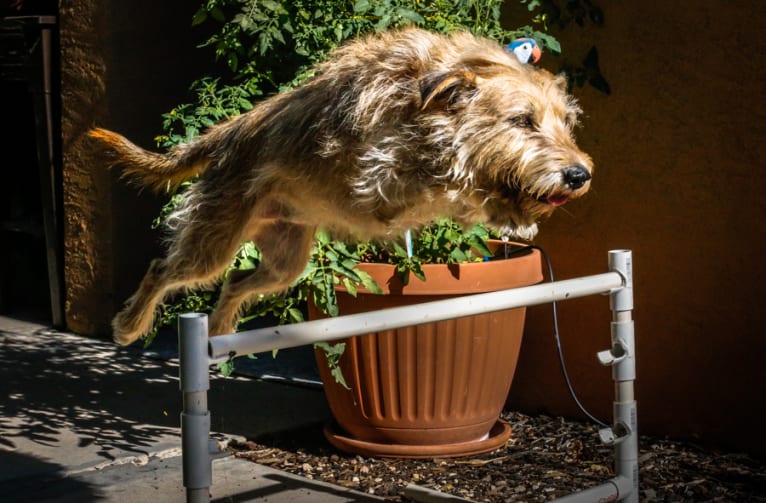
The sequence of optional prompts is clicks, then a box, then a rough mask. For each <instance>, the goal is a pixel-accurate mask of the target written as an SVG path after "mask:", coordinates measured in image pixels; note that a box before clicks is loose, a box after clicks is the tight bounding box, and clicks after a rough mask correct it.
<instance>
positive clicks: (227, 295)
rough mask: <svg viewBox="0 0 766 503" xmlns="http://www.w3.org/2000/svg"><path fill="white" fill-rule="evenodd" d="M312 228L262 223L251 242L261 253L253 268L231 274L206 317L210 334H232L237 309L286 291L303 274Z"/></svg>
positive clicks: (310, 243) (239, 309)
mask: <svg viewBox="0 0 766 503" xmlns="http://www.w3.org/2000/svg"><path fill="white" fill-rule="evenodd" d="M314 232H315V228H314V227H313V226H307V225H301V224H294V223H289V222H284V221H276V222H269V223H264V224H262V225H260V226H259V228H258V229H257V230H256V233H255V236H254V237H253V240H254V241H255V244H256V245H257V246H258V249H259V250H260V251H261V263H260V264H259V265H258V267H257V268H256V269H251V270H244V271H232V273H230V274H229V277H228V279H227V280H226V282H225V283H224V285H223V289H222V291H221V296H220V299H219V301H218V305H217V306H216V308H215V310H214V311H213V313H212V315H211V317H210V335H221V334H228V333H232V332H234V330H235V329H236V325H237V319H238V317H239V316H240V315H241V314H242V312H241V309H242V307H243V306H244V305H246V303H247V302H248V301H249V300H250V299H253V298H254V297H256V296H257V295H262V294H270V293H275V292H280V291H284V290H286V289H287V288H288V287H290V285H292V283H293V282H294V281H295V279H296V278H297V277H298V276H299V275H300V274H301V273H302V272H303V270H304V269H305V267H306V263H307V262H308V259H309V255H310V253H311V245H312V243H313V238H314Z"/></svg>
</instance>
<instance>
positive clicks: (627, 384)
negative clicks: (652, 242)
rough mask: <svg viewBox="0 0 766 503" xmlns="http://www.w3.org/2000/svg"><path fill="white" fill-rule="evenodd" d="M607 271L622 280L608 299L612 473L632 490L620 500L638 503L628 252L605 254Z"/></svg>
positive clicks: (631, 282)
mask: <svg viewBox="0 0 766 503" xmlns="http://www.w3.org/2000/svg"><path fill="white" fill-rule="evenodd" d="M609 269H610V270H612V271H615V272H617V273H619V274H620V275H621V276H622V277H623V278H624V281H625V283H624V285H623V287H622V288H620V289H618V290H615V291H613V292H612V293H610V296H609V306H610V308H611V310H612V325H611V332H612V348H619V351H621V355H620V356H621V357H620V358H618V359H617V360H616V361H615V362H614V364H613V366H612V378H613V379H614V382H615V400H614V421H615V424H614V426H613V428H614V429H615V430H617V433H618V436H617V438H615V441H614V456H615V467H614V468H615V473H616V475H617V477H621V478H625V479H627V480H629V481H631V485H632V490H631V491H630V492H629V494H627V495H626V496H625V497H624V498H620V501H624V502H626V503H638V413H637V410H636V400H635V395H634V390H633V384H634V381H635V379H636V355H635V334H634V327H633V319H632V312H633V256H632V254H631V252H630V250H613V251H611V252H609Z"/></svg>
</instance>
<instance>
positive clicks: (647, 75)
mask: <svg viewBox="0 0 766 503" xmlns="http://www.w3.org/2000/svg"><path fill="white" fill-rule="evenodd" d="M599 4H600V5H602V7H603V9H604V17H605V20H606V21H605V24H604V26H602V27H593V26H591V25H589V26H588V27H586V28H585V29H580V28H578V27H577V26H571V27H569V28H568V29H567V30H565V31H564V32H562V33H561V34H560V35H559V38H560V40H561V42H562V44H563V52H564V54H565V55H567V56H568V57H570V59H571V60H573V61H575V62H576V61H579V58H582V57H583V56H584V55H585V53H586V51H587V49H588V48H589V47H590V46H591V45H596V46H597V47H598V50H599V54H600V64H601V69H602V73H603V74H604V76H605V77H606V78H607V80H608V82H609V84H610V86H611V89H612V94H611V95H610V96H605V95H603V94H601V93H599V92H598V91H596V90H595V89H593V88H592V87H585V88H583V89H575V90H574V94H575V95H577V96H578V98H579V99H580V102H581V105H582V107H583V109H584V110H585V117H584V120H583V125H584V128H583V129H582V130H581V132H580V133H579V138H580V144H581V146H582V147H583V148H584V149H585V150H586V151H588V152H589V153H590V154H591V155H592V156H593V158H594V160H595V163H596V172H595V177H594V180H593V189H592V191H591V193H590V194H589V195H588V196H587V197H586V199H584V200H582V201H578V202H573V203H571V205H570V206H567V207H566V208H565V209H564V211H560V212H558V214H556V215H554V216H553V217H552V218H551V219H550V220H549V221H548V222H546V223H544V224H543V225H542V226H541V232H540V234H539V237H538V239H537V243H538V244H540V245H542V246H543V247H544V248H545V249H546V250H547V251H548V253H549V254H550V255H551V259H552V261H553V266H554V268H555V273H556V276H557V278H558V279H560V278H567V277H574V276H578V275H583V274H592V273H595V272H601V271H603V270H605V269H606V264H607V251H608V250H610V249H614V248H630V249H632V250H633V253H634V264H635V295H636V310H635V313H634V315H635V320H636V339H637V358H638V381H637V394H638V404H639V405H638V411H639V425H640V428H641V431H642V432H645V433H654V434H658V435H669V436H681V437H686V438H697V437H698V438H700V439H701V440H704V441H710V442H715V443H721V444H722V445H730V446H737V447H742V448H747V449H753V450H757V451H759V452H765V451H766V435H764V433H763V430H762V424H763V420H762V417H761V415H759V414H757V413H753V408H761V405H762V404H763V401H764V399H766V392H765V391H764V390H766V386H764V384H763V380H764V378H766V372H765V371H764V368H765V367H764V364H763V361H762V355H763V354H764V353H766V338H764V334H763V328H762V327H760V321H761V318H762V313H763V301H764V299H765V298H766V296H765V295H764V293H765V288H764V281H766V277H765V274H764V273H765V272H766V265H765V264H764V260H763V256H764V253H763V252H764V249H763V248H762V246H763V245H764V244H765V243H766V239H764V237H766V236H765V233H766V232H765V231H766V225H764V217H765V216H766V211H765V210H766V202H764V201H766V199H764V194H766V173H764V165H765V164H766V163H764V160H763V159H764V157H765V156H766V146H765V143H764V133H766V115H765V112H764V97H765V92H764V90H765V89H766V84H765V83H766V67H765V66H764V63H765V61H764V54H766V36H764V33H765V31H764V29H765V28H766V26H765V25H766V3H763V2H759V1H756V0H754V1H749V2H748V1H736V2H728V1H714V0H705V1H700V2H599ZM544 58H545V56H544ZM543 61H544V62H545V61H546V60H545V59H544V60H543ZM548 63H549V65H550V66H551V68H556V65H557V64H558V61H557V60H555V58H553V60H548ZM543 66H545V65H543ZM559 307H560V310H559V315H560V323H561V331H562V339H563V347H564V350H565V353H566V359H567V363H568V366H569V370H570V373H571V377H572V380H573V382H574V385H575V386H576V388H577V391H578V392H579V395H580V397H581V399H582V401H583V402H584V403H585V404H587V406H588V407H589V408H592V409H593V411H594V412H596V413H597V414H598V415H599V416H600V417H602V418H609V417H610V415H611V399H612V396H613V392H612V381H611V372H610V370H609V369H607V368H603V367H601V366H600V365H599V364H598V363H597V361H596V358H595V353H596V352H597V351H599V350H603V349H607V348H608V347H609V344H610V342H609V341H610V338H609V325H608V321H609V316H610V315H609V311H608V302H607V299H605V298H590V299H587V300H577V301H570V302H568V303H562V304H561V305H560V306H559ZM552 334H553V330H552V321H551V312H550V308H548V307H537V308H533V309H531V310H530V314H529V320H528V330H527V334H526V336H525V341H524V345H523V349H522V355H521V359H520V363H519V368H518V370H517V374H516V380H515V383H514V385H513V389H512V391H511V395H510V399H509V404H510V405H511V406H512V407H517V408H521V409H524V410H532V411H534V410H547V411H549V412H551V413H554V414H566V415H576V414H577V412H576V408H575V406H574V405H573V402H572V400H571V399H569V398H568V394H567V392H566V388H565V387H564V384H563V380H562V378H561V372H560V370H559V365H558V360H557V356H556V352H555V345H554V338H553V335H552ZM759 404H760V405H759Z"/></svg>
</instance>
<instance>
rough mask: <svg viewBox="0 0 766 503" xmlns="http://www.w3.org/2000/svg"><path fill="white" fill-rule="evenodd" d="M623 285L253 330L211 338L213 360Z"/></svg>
mask: <svg viewBox="0 0 766 503" xmlns="http://www.w3.org/2000/svg"><path fill="white" fill-rule="evenodd" d="M623 281H624V280H623V276H622V275H621V274H619V273H617V272H608V273H603V274H596V275H593V276H583V277H581V278H575V279H569V280H564V281H556V282H553V283H542V284H539V285H532V286H527V287H522V288H514V289H510V290H501V291H498V292H489V293H480V294H476V295H467V296H464V297H457V298H453V299H447V300H437V301H434V302H425V303H421V304H415V305H410V306H402V307H394V308H391V309H384V310H381V311H371V312H367V313H359V314H352V315H347V316H340V317H337V318H326V319H322V320H315V321H307V322H304V323H296V324H294V325H282V326H277V327H268V328H260V329H256V330H248V331H245V332H239V333H237V334H229V335H221V336H216V337H211V338H210V342H209V346H210V349H209V352H210V357H211V359H212V361H222V360H226V359H228V358H231V357H233V356H236V355H245V354H251V353H261V352H264V351H272V350H274V349H285V348H291V347H295V346H303V345H306V344H313V343H315V342H323V341H332V340H336V339H343V338H345V337H350V336H353V335H363V334H368V333H372V332H379V331H383V330H392V329H395V328H401V327H405V326H409V325H417V324H422V323H429V322H433V321H441V320H447V319H451V318H458V317H462V316H469V315H473V314H480V313H489V312H493V311H502V310H505V309H513V308H517V307H524V306H533V305H537V304H545V303H548V302H552V301H554V300H564V299H571V298H575V297H584V296H586V295H593V294H597V293H609V292H610V291H612V290H614V289H616V288H621V287H622V286H623Z"/></svg>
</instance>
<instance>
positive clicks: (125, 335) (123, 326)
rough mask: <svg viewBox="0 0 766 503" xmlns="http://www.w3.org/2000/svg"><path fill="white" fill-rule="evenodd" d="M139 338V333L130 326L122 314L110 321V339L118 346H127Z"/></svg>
mask: <svg viewBox="0 0 766 503" xmlns="http://www.w3.org/2000/svg"><path fill="white" fill-rule="evenodd" d="M140 337H141V331H140V330H137V329H136V328H135V327H133V326H131V324H130V323H129V322H128V320H126V319H125V316H123V315H122V313H120V314H118V315H117V316H115V317H114V320H112V338H113V339H114V342H116V343H117V344H119V345H120V346H129V345H130V344H132V343H134V342H135V341H137V340H138V339H139V338H140Z"/></svg>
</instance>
